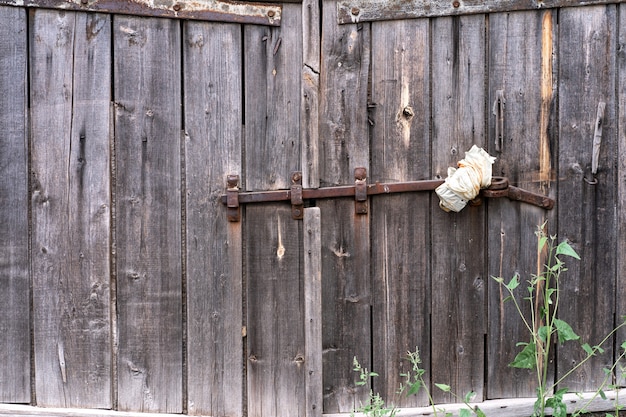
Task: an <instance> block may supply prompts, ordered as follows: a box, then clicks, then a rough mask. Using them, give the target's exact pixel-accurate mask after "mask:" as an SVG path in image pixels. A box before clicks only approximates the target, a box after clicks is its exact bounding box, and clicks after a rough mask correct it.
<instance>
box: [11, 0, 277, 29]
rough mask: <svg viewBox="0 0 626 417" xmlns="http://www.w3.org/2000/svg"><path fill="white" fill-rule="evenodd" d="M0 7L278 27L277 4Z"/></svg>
mask: <svg viewBox="0 0 626 417" xmlns="http://www.w3.org/2000/svg"><path fill="white" fill-rule="evenodd" d="M0 5H7V6H19V7H33V8H47V9H58V10H71V11H80V12H100V13H115V14H126V15H135V16H146V17H167V18H177V19H192V20H207V21H216V22H236V23H249V24H250V23H251V24H258V25H268V26H280V21H281V14H282V8H281V6H280V5H272V4H262V3H242V2H236V1H233V2H231V1H222V0H194V1H177V0H165V1H158V0H0Z"/></svg>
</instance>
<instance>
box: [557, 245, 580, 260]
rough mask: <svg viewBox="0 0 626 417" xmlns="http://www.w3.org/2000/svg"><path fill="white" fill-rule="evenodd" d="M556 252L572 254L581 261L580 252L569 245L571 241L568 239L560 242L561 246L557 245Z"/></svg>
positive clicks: (558, 253) (566, 254)
mask: <svg viewBox="0 0 626 417" xmlns="http://www.w3.org/2000/svg"><path fill="white" fill-rule="evenodd" d="M556 254H557V255H565V256H571V257H572V258H575V259H578V260H579V261H580V256H578V253H576V251H575V250H574V249H573V248H572V247H571V246H570V245H569V243H567V241H566V240H564V241H563V242H561V243H559V246H557V247H556Z"/></svg>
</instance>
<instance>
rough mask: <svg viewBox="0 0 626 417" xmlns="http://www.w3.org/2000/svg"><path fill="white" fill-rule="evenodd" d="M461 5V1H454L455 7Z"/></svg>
mask: <svg viewBox="0 0 626 417" xmlns="http://www.w3.org/2000/svg"><path fill="white" fill-rule="evenodd" d="M460 5H461V3H459V2H458V1H457V0H455V1H454V2H452V6H454V8H455V9H456V8H458V7H459V6H460Z"/></svg>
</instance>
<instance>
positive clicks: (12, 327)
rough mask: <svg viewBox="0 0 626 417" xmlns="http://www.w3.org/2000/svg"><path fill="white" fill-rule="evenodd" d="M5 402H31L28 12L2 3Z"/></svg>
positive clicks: (1, 361)
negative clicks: (27, 113)
mask: <svg viewBox="0 0 626 417" xmlns="http://www.w3.org/2000/svg"><path fill="white" fill-rule="evenodd" d="M0 22H2V23H1V24H0V39H3V41H2V42H1V43H0V128H1V129H2V135H0V149H2V152H0V288H2V291H0V317H2V320H0V335H2V336H1V337H0V402H7V403H24V402H29V401H30V311H29V310H30V309H29V305H30V260H29V254H28V243H29V242H28V225H29V224H28V221H29V218H28V143H27V124H26V107H27V103H28V97H27V90H26V78H27V71H26V68H27V55H26V54H27V45H28V38H27V26H26V12H25V11H24V10H21V9H16V8H11V7H0Z"/></svg>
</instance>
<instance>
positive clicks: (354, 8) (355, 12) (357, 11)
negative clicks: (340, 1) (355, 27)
mask: <svg viewBox="0 0 626 417" xmlns="http://www.w3.org/2000/svg"><path fill="white" fill-rule="evenodd" d="M350 13H352V16H358V15H359V13H361V10H359V8H358V7H353V8H352V10H350Z"/></svg>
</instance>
